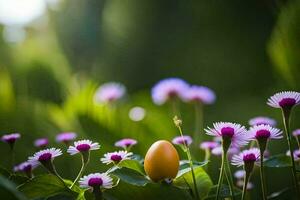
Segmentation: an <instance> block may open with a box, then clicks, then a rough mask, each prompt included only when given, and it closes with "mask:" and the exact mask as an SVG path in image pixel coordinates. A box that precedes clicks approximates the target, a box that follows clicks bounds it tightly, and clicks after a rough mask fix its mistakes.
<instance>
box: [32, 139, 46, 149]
mask: <svg viewBox="0 0 300 200" xmlns="http://www.w3.org/2000/svg"><path fill="white" fill-rule="evenodd" d="M33 144H34V146H35V147H38V148H44V147H46V146H47V145H48V144H49V140H48V138H38V139H36V140H35V141H34V143H33Z"/></svg>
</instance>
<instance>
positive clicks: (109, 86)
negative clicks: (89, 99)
mask: <svg viewBox="0 0 300 200" xmlns="http://www.w3.org/2000/svg"><path fill="white" fill-rule="evenodd" d="M125 93H126V88H125V86H124V85H122V84H120V83H115V82H110V83H105V84H103V85H101V86H100V87H99V88H98V89H97V91H96V93H95V96H94V100H95V102H100V103H110V102H114V101H116V100H118V99H120V98H122V97H123V96H124V94H125Z"/></svg>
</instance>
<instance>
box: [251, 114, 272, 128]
mask: <svg viewBox="0 0 300 200" xmlns="http://www.w3.org/2000/svg"><path fill="white" fill-rule="evenodd" d="M262 124H264V125H270V126H273V127H274V126H276V121H275V120H274V119H272V118H270V117H263V116H259V117H254V118H252V119H250V120H249V125H250V126H257V125H262Z"/></svg>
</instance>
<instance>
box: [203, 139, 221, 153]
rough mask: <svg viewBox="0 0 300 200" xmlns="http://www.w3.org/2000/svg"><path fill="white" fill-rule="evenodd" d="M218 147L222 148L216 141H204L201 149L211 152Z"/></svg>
mask: <svg viewBox="0 0 300 200" xmlns="http://www.w3.org/2000/svg"><path fill="white" fill-rule="evenodd" d="M218 146H220V143H219V142H214V141H204V142H201V144H200V145H199V147H200V149H203V150H210V151H211V150H212V149H214V148H216V147H218Z"/></svg>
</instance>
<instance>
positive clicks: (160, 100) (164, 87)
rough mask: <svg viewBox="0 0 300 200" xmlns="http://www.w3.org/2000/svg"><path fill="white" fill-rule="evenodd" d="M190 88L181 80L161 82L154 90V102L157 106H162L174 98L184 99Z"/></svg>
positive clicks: (169, 79)
mask: <svg viewBox="0 0 300 200" xmlns="http://www.w3.org/2000/svg"><path fill="white" fill-rule="evenodd" d="M188 88H189V85H188V84H187V83H186V82H185V81H184V80H182V79H180V78H167V79H164V80H161V81H159V82H158V83H157V84H156V85H155V86H154V87H153V88H152V92H151V93H152V99H153V102H154V103H155V104H157V105H162V104H164V103H165V102H166V101H168V100H170V99H172V98H174V97H177V98H180V99H183V98H184V95H185V92H186V91H187V90H188Z"/></svg>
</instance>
